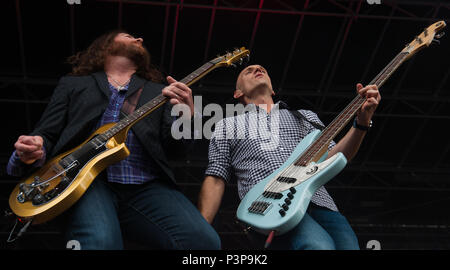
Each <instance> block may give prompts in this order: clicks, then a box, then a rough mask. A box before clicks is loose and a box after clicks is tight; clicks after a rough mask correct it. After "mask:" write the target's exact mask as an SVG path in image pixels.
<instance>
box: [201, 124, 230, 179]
mask: <svg viewBox="0 0 450 270" xmlns="http://www.w3.org/2000/svg"><path fill="white" fill-rule="evenodd" d="M208 160H209V162H208V167H207V169H206V172H205V175H211V176H216V177H220V178H222V179H223V180H225V182H226V183H229V182H230V179H231V175H232V174H231V170H232V166H231V153H230V140H229V139H227V138H226V134H225V128H224V120H220V121H218V122H217V123H216V127H215V130H214V133H213V135H212V137H211V140H210V142H209V149H208Z"/></svg>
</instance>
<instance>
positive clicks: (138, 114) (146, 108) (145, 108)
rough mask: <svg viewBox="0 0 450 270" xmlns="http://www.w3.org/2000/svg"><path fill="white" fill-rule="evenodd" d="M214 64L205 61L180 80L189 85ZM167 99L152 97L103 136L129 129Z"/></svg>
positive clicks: (212, 67)
mask: <svg viewBox="0 0 450 270" xmlns="http://www.w3.org/2000/svg"><path fill="white" fill-rule="evenodd" d="M215 67H216V65H215V64H214V63H211V62H207V63H206V64H204V65H203V66H201V67H199V68H198V69H196V70H195V71H194V72H192V73H191V74H189V75H188V76H186V77H185V78H183V79H182V80H181V81H180V82H182V83H184V84H186V85H188V86H189V85H191V84H193V83H195V82H196V81H198V80H199V79H201V78H202V77H203V76H205V75H206V74H208V73H209V72H211V71H212V70H213V69H215ZM168 100H169V99H168V98H167V97H165V96H163V95H162V94H160V95H158V96H157V97H155V98H153V99H152V100H150V101H149V102H147V103H146V104H144V105H142V106H141V107H140V108H139V109H137V110H135V111H134V112H133V113H131V114H129V115H127V116H126V117H124V118H123V119H122V120H120V121H119V122H117V124H115V125H114V126H113V127H111V128H110V129H108V130H107V131H105V132H104V133H103V135H104V138H105V139H106V140H108V139H110V138H112V137H113V136H114V135H116V134H117V133H119V132H121V131H123V130H125V129H129V128H130V127H131V126H132V125H134V124H136V123H137V122H138V121H140V120H141V119H143V118H144V117H146V116H147V115H148V114H150V113H151V112H152V111H154V110H156V109H158V108H159V107H161V106H162V105H163V104H164V103H166V102H167V101H168Z"/></svg>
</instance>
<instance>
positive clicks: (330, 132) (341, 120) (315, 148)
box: [294, 51, 408, 166]
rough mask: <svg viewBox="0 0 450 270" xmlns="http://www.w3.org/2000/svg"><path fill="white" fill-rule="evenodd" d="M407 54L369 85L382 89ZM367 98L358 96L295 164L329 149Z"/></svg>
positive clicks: (390, 64) (299, 164) (304, 161)
mask: <svg viewBox="0 0 450 270" xmlns="http://www.w3.org/2000/svg"><path fill="white" fill-rule="evenodd" d="M407 56H408V53H407V52H403V51H402V52H400V53H399V54H398V55H397V56H396V57H395V58H394V59H393V60H392V61H391V62H390V63H389V64H388V65H387V66H386V67H385V68H384V69H383V70H382V71H381V72H380V73H379V74H378V75H377V76H376V77H375V78H374V79H373V80H372V81H371V82H370V83H369V84H375V85H377V86H378V88H380V87H381V86H382V85H383V84H384V83H385V82H386V80H387V79H388V78H389V77H390V76H391V75H392V73H394V71H395V70H396V69H397V68H398V67H399V66H400V65H401V64H402V63H403V62H404V61H405V60H406V58H407ZM365 100H366V98H365V97H362V96H360V95H357V96H356V97H355V98H354V99H353V100H352V101H351V102H350V104H349V105H347V107H346V108H345V109H344V110H343V111H342V112H341V113H340V114H339V115H338V116H337V117H336V118H335V119H334V120H333V121H332V122H331V123H330V124H329V125H328V126H327V127H326V128H325V129H324V130H323V131H322V133H321V135H320V136H319V138H317V139H316V140H315V141H314V142H313V143H312V144H311V145H310V146H309V147H308V148H307V149H306V150H305V151H304V152H303V154H302V155H301V156H300V157H299V158H298V159H297V160H296V161H295V162H294V164H295V165H297V166H306V165H307V164H308V163H310V162H311V161H313V160H314V159H315V158H317V157H318V155H319V154H320V153H322V152H323V151H324V149H325V148H327V147H328V145H329V144H330V142H331V140H333V138H334V137H336V135H337V134H339V132H340V131H341V130H342V129H343V128H344V127H345V126H346V125H347V124H348V122H349V121H350V120H351V119H352V118H353V117H354V116H355V114H356V112H357V111H358V110H359V108H361V106H362V104H363V103H364V102H365Z"/></svg>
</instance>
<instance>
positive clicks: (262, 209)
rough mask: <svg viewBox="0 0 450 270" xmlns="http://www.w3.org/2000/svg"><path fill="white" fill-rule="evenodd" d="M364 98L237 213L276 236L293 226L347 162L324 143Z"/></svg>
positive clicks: (431, 33) (419, 43) (414, 46)
mask: <svg viewBox="0 0 450 270" xmlns="http://www.w3.org/2000/svg"><path fill="white" fill-rule="evenodd" d="M444 27H445V22H444V21H439V22H436V23H434V24H432V25H430V26H429V27H428V28H426V29H425V31H423V32H422V33H421V34H420V35H419V36H417V37H416V38H415V39H414V40H413V41H412V42H411V43H409V44H408V45H407V46H406V47H405V48H404V49H403V50H402V51H401V52H400V53H399V54H398V55H397V56H396V57H395V58H394V59H393V60H392V61H391V62H390V63H389V64H388V65H387V66H386V67H385V68H384V69H383V70H382V71H381V72H380V73H379V74H378V75H377V76H376V77H375V78H374V79H373V80H372V82H371V83H370V84H375V85H377V86H378V87H379V88H380V87H381V85H383V84H384V82H385V81H386V80H387V79H388V78H389V77H390V75H391V74H392V73H393V72H394V71H395V70H396V69H397V68H398V67H399V66H400V65H401V64H402V63H403V62H404V61H405V60H407V59H408V58H409V57H411V56H412V55H413V54H414V53H415V52H417V51H418V50H420V49H422V48H423V47H425V46H429V45H430V44H431V42H433V41H436V39H435V38H440V37H441V36H442V34H440V35H437V34H436V33H437V32H438V31H440V30H441V29H442V28H444ZM364 102H365V97H361V96H359V95H358V96H357V97H356V98H354V99H353V101H352V102H350V104H349V105H348V106H347V107H346V108H345V109H344V110H343V111H342V112H341V113H340V114H339V115H338V116H337V117H336V118H335V119H334V120H333V121H332V122H331V124H329V125H328V126H327V127H326V128H325V129H324V130H322V131H319V130H315V131H314V132H312V133H310V134H309V135H308V136H306V137H305V138H303V140H302V141H301V142H300V143H299V144H298V145H297V147H296V148H295V149H294V151H293V153H292V154H291V156H290V157H289V158H288V160H287V161H286V162H285V163H284V164H283V165H282V166H281V167H280V168H278V169H277V170H276V171H274V172H273V173H272V174H271V175H269V176H268V177H266V178H264V179H262V180H261V181H260V182H258V184H256V185H255V186H254V187H253V188H252V189H251V190H250V191H249V192H248V193H247V194H246V195H245V197H244V198H243V199H242V201H241V203H240V204H239V207H238V209H237V218H238V219H239V220H240V221H242V222H244V223H246V224H248V225H250V226H251V227H253V229H255V230H256V231H259V232H261V233H263V234H270V233H271V234H272V235H273V234H275V235H281V234H284V233H286V232H288V231H289V230H291V229H292V228H293V227H295V226H296V225H297V224H298V223H299V222H300V221H301V219H302V218H303V216H304V214H305V211H306V209H307V207H308V205H309V202H310V200H311V197H312V196H313V195H314V193H315V192H316V191H317V189H318V188H320V187H321V186H322V185H324V184H325V183H327V182H328V181H329V180H330V179H332V178H333V177H334V176H336V175H337V174H338V173H339V172H340V171H341V170H342V169H343V168H344V167H345V165H346V164H347V160H346V158H345V156H344V155H343V154H342V153H337V154H335V155H333V156H331V157H328V155H327V148H328V145H329V144H330V142H331V140H332V139H333V138H334V137H335V136H336V135H337V134H338V133H339V132H340V131H341V130H342V128H344V127H345V126H346V125H347V123H348V122H349V121H350V120H351V119H352V118H353V117H354V116H355V114H356V112H357V111H358V110H359V109H360V107H361V105H362V104H363V103H364Z"/></svg>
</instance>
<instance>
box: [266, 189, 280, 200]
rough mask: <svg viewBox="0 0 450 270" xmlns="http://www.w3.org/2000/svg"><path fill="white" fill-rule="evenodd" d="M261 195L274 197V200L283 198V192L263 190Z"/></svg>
mask: <svg viewBox="0 0 450 270" xmlns="http://www.w3.org/2000/svg"><path fill="white" fill-rule="evenodd" d="M262 195H263V196H264V197H266V198H271V199H275V200H279V199H281V198H283V194H281V193H279V192H272V191H264V192H263V194H262Z"/></svg>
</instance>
